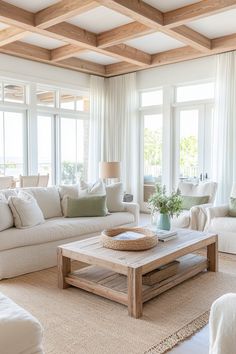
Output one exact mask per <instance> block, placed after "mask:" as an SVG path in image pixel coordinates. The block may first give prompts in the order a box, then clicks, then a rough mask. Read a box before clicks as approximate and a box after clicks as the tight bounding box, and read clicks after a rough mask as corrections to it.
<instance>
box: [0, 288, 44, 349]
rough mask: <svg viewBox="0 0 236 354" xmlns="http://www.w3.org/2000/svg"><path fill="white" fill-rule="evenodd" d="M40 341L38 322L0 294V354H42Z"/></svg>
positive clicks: (40, 333) (41, 337) (41, 330)
mask: <svg viewBox="0 0 236 354" xmlns="http://www.w3.org/2000/svg"><path fill="white" fill-rule="evenodd" d="M42 339H43V328H42V326H41V324H40V323H39V321H38V320H37V319H36V318H35V317H34V316H32V315H31V314H30V313H29V312H27V311H26V310H24V309H23V308H22V307H20V306H18V305H17V304H15V303H14V302H13V301H12V300H10V299H9V298H8V297H6V296H4V295H3V294H1V293H0V353H2V354H4V353H5V354H43V353H44V351H43V348H42Z"/></svg>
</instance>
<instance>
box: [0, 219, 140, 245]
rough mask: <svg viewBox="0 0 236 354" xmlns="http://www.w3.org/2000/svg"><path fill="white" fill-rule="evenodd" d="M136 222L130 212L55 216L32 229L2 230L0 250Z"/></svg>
mask: <svg viewBox="0 0 236 354" xmlns="http://www.w3.org/2000/svg"><path fill="white" fill-rule="evenodd" d="M133 222H135V220H134V215H133V214H131V213H128V212H121V213H114V214H110V215H107V216H102V217H93V218H91V217H81V218H72V219H67V218H66V219H65V218H62V217H60V218H53V219H48V220H46V222H45V223H44V224H41V225H37V226H35V227H33V228H30V229H24V230H23V229H22V230H20V229H16V228H11V229H7V230H4V231H1V232H0V251H3V250H8V249H12V248H16V247H23V246H29V245H37V244H42V243H46V242H52V241H57V240H65V239H67V238H71V237H76V236H80V235H86V234H93V233H96V232H101V231H102V230H104V229H106V228H111V227H115V226H121V225H125V224H130V223H133Z"/></svg>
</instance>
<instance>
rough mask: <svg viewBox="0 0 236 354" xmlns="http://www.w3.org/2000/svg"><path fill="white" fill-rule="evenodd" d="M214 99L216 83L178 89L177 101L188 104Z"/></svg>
mask: <svg viewBox="0 0 236 354" xmlns="http://www.w3.org/2000/svg"><path fill="white" fill-rule="evenodd" d="M213 98H214V83H213V82H208V83H204V84H197V85H190V86H179V87H177V89H176V101H177V102H188V101H196V100H207V99H213Z"/></svg>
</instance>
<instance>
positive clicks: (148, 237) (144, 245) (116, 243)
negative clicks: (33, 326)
mask: <svg viewBox="0 0 236 354" xmlns="http://www.w3.org/2000/svg"><path fill="white" fill-rule="evenodd" d="M126 231H132V232H136V233H139V234H142V235H143V237H140V238H138V239H137V240H133V239H130V240H115V239H114V238H113V237H114V236H117V235H119V234H121V233H123V232H126ZM101 241H102V244H103V246H104V247H106V248H111V249H113V250H120V251H143V250H148V249H149V248H152V247H155V246H156V245H157V243H158V238H157V236H156V235H155V234H154V232H152V231H150V230H148V229H144V228H141V227H135V228H133V227H132V228H122V227H120V228H116V229H108V230H104V231H103V232H102V234H101Z"/></svg>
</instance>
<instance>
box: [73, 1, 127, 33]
mask: <svg viewBox="0 0 236 354" xmlns="http://www.w3.org/2000/svg"><path fill="white" fill-rule="evenodd" d="M67 22H69V23H71V24H73V25H75V26H78V27H81V28H83V29H86V30H87V31H90V32H94V33H101V32H105V31H108V30H111V29H113V28H115V27H118V26H122V25H125V24H127V23H130V22H133V20H132V19H130V18H129V17H126V16H124V15H122V14H119V13H118V12H115V11H113V10H110V9H108V8H106V7H104V6H99V7H97V8H95V9H92V10H90V11H87V12H85V13H83V14H81V15H78V16H75V17H73V18H71V19H70V20H67Z"/></svg>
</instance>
